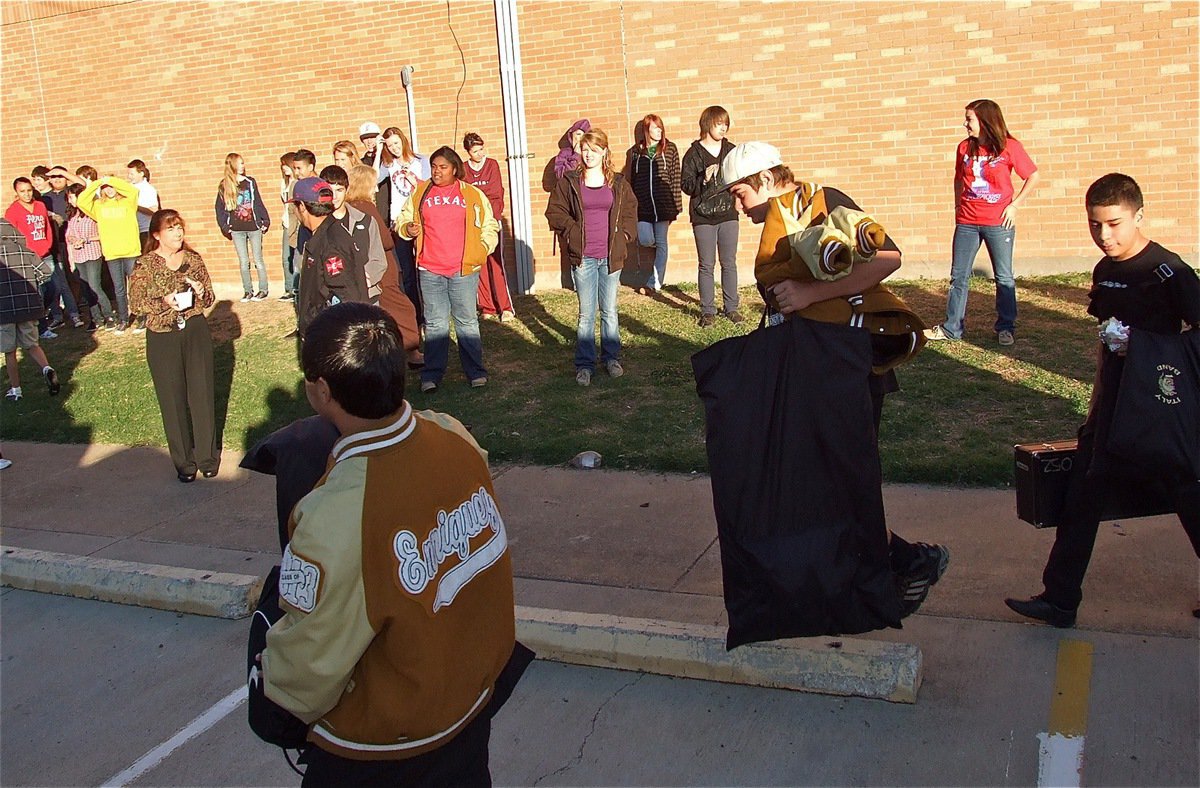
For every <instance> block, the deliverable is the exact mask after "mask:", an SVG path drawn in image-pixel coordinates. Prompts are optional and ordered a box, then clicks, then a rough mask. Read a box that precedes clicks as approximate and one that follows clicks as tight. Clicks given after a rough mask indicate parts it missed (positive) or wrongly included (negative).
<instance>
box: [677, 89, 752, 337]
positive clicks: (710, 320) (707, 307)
mask: <svg viewBox="0 0 1200 788" xmlns="http://www.w3.org/2000/svg"><path fill="white" fill-rule="evenodd" d="M729 126H730V121H729V113H728V112H727V111H726V110H725V108H724V107H718V106H712V107H706V108H705V109H704V112H702V113H700V139H698V140H696V141H695V142H693V143H692V145H691V147H690V148H688V150H687V153H685V154H684V155H683V164H682V165H681V167H682V171H681V173H680V184H681V187H682V189H683V191H685V192H687V194H688V196H689V197H691V200H690V201H689V203H688V218H689V219H691V222H692V235H693V236H695V238H696V257H697V258H698V260H699V263H698V266H699V273H698V277H697V278H698V284H699V287H700V327H701V328H707V327H709V326H711V325H714V324H715V323H716V322H717V307H716V283H715V280H714V272H715V270H716V265H717V258H718V257H720V260H721V311H722V313H723V314H724V315H725V317H727V318H729V321H730V322H731V323H740V322H742V319H743V318H742V313H741V312H739V311H738V299H739V296H738V289H737V288H738V277H737V245H738V213H737V208H736V207H735V206H734V204H733V200H732V199H731V198H730V196H729V193H728V192H727V191H725V190H724V189H722V188H720V183H719V181H718V178H717V175H718V173H719V172H720V169H721V163H722V162H724V161H725V157H726V156H728V155H729V151H731V150H733V143H731V142H730V141H729V140H727V139H726V138H725V135H726V134H727V133H728V132H729Z"/></svg>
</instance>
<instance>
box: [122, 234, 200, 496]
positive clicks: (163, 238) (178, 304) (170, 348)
mask: <svg viewBox="0 0 1200 788" xmlns="http://www.w3.org/2000/svg"><path fill="white" fill-rule="evenodd" d="M184 233H185V227H184V223H183V218H182V217H181V216H180V215H179V213H178V212H177V211H172V210H162V211H158V212H157V213H155V214H154V216H153V217H152V218H151V219H150V237H149V238H148V239H147V241H146V252H145V254H143V255H142V256H141V257H140V258H138V265H137V266H136V267H135V268H134V271H133V276H132V277H130V280H129V301H130V307H131V308H132V309H133V310H134V311H136V312H137V313H138V314H143V315H145V316H146V329H147V330H146V361H147V363H148V364H149V365H150V377H151V379H152V380H153V381H154V393H155V394H156V395H157V396H158V407H159V410H160V411H162V420H163V429H164V431H165V432H166V434H167V446H168V448H169V449H170V452H171V461H172V462H173V463H175V471H176V473H177V475H178V477H179V481H181V482H185V483H186V482H191V481H194V480H195V479H196V471H197V470H199V471H200V473H202V474H204V478H206V479H211V478H212V477H214V476H216V475H217V470H218V468H219V467H220V464H221V451H220V449H219V448H218V446H217V433H216V417H215V396H214V393H213V348H212V334H211V333H210V332H209V329H208V321H207V320H206V319H205V317H204V310H205V309H207V308H208V307H210V306H212V305H213V301H214V297H213V289H212V280H211V279H210V278H209V276H208V269H207V268H205V267H204V260H203V259H202V258H201V257H200V255H199V254H197V253H196V251H195V250H194V249H192V248H191V247H190V246H188V245H187V243H186V242H185V241H184Z"/></svg>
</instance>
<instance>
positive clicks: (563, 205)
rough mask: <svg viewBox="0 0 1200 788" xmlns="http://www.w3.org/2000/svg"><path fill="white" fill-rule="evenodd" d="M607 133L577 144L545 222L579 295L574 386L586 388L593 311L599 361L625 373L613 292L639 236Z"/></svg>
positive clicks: (592, 361)
mask: <svg viewBox="0 0 1200 788" xmlns="http://www.w3.org/2000/svg"><path fill="white" fill-rule="evenodd" d="M612 158H613V157H612V151H611V150H610V149H609V147H608V135H607V134H605V133H604V132H603V131H601V130H600V129H592V130H591V131H589V132H587V133H586V134H584V135H583V140H582V141H581V142H580V145H579V168H578V169H577V170H575V171H574V172H567V173H566V174H565V175H564V176H563V177H562V178H560V179H559V181H558V183H557V184H556V185H555V187H554V191H553V192H551V194H550V200H549V202H548V203H547V204H546V220H547V221H548V222H549V223H550V229H551V230H553V231H554V232H556V233H558V234H559V237H560V238H561V239H562V244H563V248H564V249H565V250H566V257H567V260H568V261H569V262H570V263H571V281H572V282H573V283H574V284H575V294H576V295H577V296H578V297H579V324H578V329H577V331H576V343H575V382H576V383H578V384H579V385H580V386H590V385H591V383H592V374H593V372H594V371H595V367H596V341H595V336H596V310H597V306H598V307H599V310H600V361H601V363H603V364H604V369H605V371H606V372H608V374H609V376H611V377H614V378H619V377H620V376H621V375H624V374H625V368H624V367H623V366H622V365H621V333H620V326H619V325H618V323H617V288H618V286H619V285H620V280H621V268H622V266H623V265H624V263H625V257H626V254H627V252H626V249H627V245H628V244H629V242H630V241H632V240H634V239H635V238H637V198H636V197H634V195H633V189H631V188H630V187H629V181H627V180H626V179H625V176H623V175H621V174H619V173H618V172H617V171H616V169H615V168H614V167H613V161H612Z"/></svg>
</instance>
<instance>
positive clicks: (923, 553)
mask: <svg viewBox="0 0 1200 788" xmlns="http://www.w3.org/2000/svg"><path fill="white" fill-rule="evenodd" d="M912 546H913V548H914V549H916V550H917V553H918V554H917V556H916V557H915V558H914V559H913V561H912V563H911V564H909V565H908V567H907V568H906V569H905V570H904V571H903V572H897V573H896V587H897V589H898V590H899V592H900V617H901V618H907V617H908V616H911V615H912V614H913V613H916V612H917V610H918V609H920V607H921V605H922V604H924V602H925V598H926V597H927V596H929V589H930V588H931V587H932V586H934V585H935V584H936V583H937V581H938V580H940V579H941V578H942V575H944V574H945V573H946V567H947V566H949V565H950V551H949V550H947V549H946V548H945V547H943V546H942V545H940V544H926V543H925V542H914V543H913V545H912Z"/></svg>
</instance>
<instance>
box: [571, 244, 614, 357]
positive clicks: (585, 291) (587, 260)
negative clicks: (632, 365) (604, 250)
mask: <svg viewBox="0 0 1200 788" xmlns="http://www.w3.org/2000/svg"><path fill="white" fill-rule="evenodd" d="M571 281H572V282H574V283H575V294H576V295H577V296H579V328H578V331H577V332H576V340H577V341H576V343H575V369H577V370H578V369H586V370H588V371H595V368H596V307H597V306H599V308H600V361H601V362H602V363H604V364H607V363H608V362H609V361H620V360H621V331H620V326H619V325H618V324H617V287H618V286H619V285H620V283H621V272H620V271H619V270H617V271H612V272H610V271H609V270H608V258H606V257H604V258H598V257H584V258H583V262H582V263H580V264H579V265H577V266H575V267H573V268H572V269H571Z"/></svg>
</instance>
